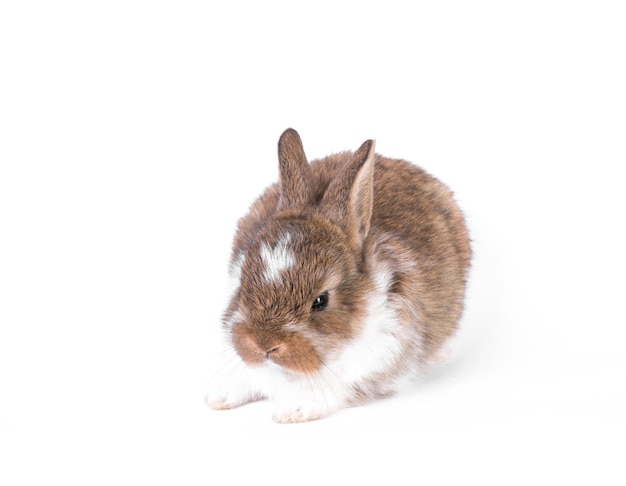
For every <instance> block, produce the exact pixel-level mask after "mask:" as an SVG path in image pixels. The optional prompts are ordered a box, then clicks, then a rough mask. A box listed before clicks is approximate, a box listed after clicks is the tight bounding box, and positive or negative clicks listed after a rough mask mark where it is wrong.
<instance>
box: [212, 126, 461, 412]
mask: <svg viewBox="0 0 626 486" xmlns="http://www.w3.org/2000/svg"><path fill="white" fill-rule="evenodd" d="M278 159H279V174H280V181H279V183H277V184H275V185H273V186H271V187H269V188H268V189H267V190H266V191H265V192H264V193H263V194H262V195H261V196H260V197H259V199H258V200H257V201H256V202H255V203H254V204H253V205H252V207H251V209H250V212H249V213H248V214H247V215H246V216H244V217H243V218H242V219H241V220H240V221H239V225H238V231H237V233H236V236H235V240H234V245H233V253H232V258H231V264H230V276H231V280H232V292H233V296H232V299H231V301H230V304H229V305H228V308H227V310H226V312H225V313H224V318H223V326H224V329H225V331H226V333H227V336H228V341H229V343H230V344H231V345H232V347H231V348H230V349H229V351H228V357H227V359H226V361H225V363H224V366H223V367H222V369H221V370H220V372H219V373H218V376H217V377H216V379H215V380H213V382H212V383H211V385H210V390H209V393H208V395H207V403H208V404H209V405H210V406H211V407H212V408H215V409H226V408H233V407H237V406H239V405H243V404H244V403H247V402H250V401H254V400H259V399H263V398H269V399H270V400H272V402H273V404H274V420H276V421H277V422H302V421H307V420H313V419H318V418H322V417H324V416H326V415H328V414H330V413H332V412H333V411H335V410H337V409H339V408H342V407H345V406H348V405H353V404H357V403H360V402H362V401H363V400H366V399H371V398H375V397H381V396H385V395H388V394H390V393H393V392H394V391H396V390H397V389H398V387H399V385H400V383H402V382H404V381H406V379H407V378H411V377H414V376H418V375H419V374H421V373H423V371H424V370H425V368H426V367H427V366H428V364H430V363H432V362H433V361H435V360H436V359H437V357H438V354H439V353H440V351H441V349H442V347H443V346H444V344H445V343H446V341H447V340H448V338H450V337H451V336H452V335H453V334H454V332H455V330H456V328H457V325H458V321H459V318H460V317H461V312H462V309H463V297H464V293H465V283H466V279H467V274H468V270H469V265H470V256H471V252H470V245H469V238H468V234H467V229H466V227H465V223H464V220H463V216H462V214H461V212H460V210H459V208H458V207H457V205H456V204H455V202H454V199H453V197H452V193H451V192H450V191H449V190H448V189H447V188H446V186H444V185H443V184H442V183H441V182H439V181H438V180H436V179H435V178H433V177H432V176H430V175H428V174H427V173H426V172H424V171H423V170H422V169H420V168H418V167H416V166H414V165H412V164H410V163H408V162H405V161H402V160H392V159H388V158H384V157H381V156H379V155H377V154H375V152H374V142H373V141H370V140H368V141H366V142H365V143H364V144H363V145H362V146H361V147H360V148H359V149H358V150H357V151H356V152H354V153H351V152H344V153H340V154H335V155H331V156H329V157H326V158H324V159H321V160H317V161H313V162H311V164H309V163H308V162H307V159H306V156H305V154H304V150H303V148H302V142H301V140H300V137H299V135H298V134H297V132H296V131H295V130H292V129H288V130H286V131H285V132H284V133H283V134H282V136H281V138H280V140H279V144H278ZM318 297H319V298H318ZM316 299H317V300H316ZM315 302H317V303H318V304H319V305H318V306H316V305H314V303H315ZM320 302H321V304H320Z"/></svg>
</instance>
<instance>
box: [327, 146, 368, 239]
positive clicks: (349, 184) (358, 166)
mask: <svg viewBox="0 0 626 486" xmlns="http://www.w3.org/2000/svg"><path fill="white" fill-rule="evenodd" d="M374 145H375V143H374V141H373V140H367V141H366V142H365V143H363V145H361V147H360V148H359V149H358V150H357V151H356V152H355V153H354V155H353V156H352V159H350V161H349V162H348V163H347V164H346V166H345V167H344V168H343V170H342V171H341V172H340V173H339V174H338V175H337V177H336V178H335V179H334V180H333V181H332V182H331V184H330V186H328V189H327V191H326V193H325V194H324V199H323V200H322V204H321V209H322V212H323V214H325V215H326V216H327V217H328V218H329V219H330V220H331V221H334V222H336V223H338V224H339V225H340V226H341V227H342V228H343V229H344V230H345V231H346V232H347V234H348V237H349V238H350V240H351V243H352V245H353V246H354V247H355V248H358V249H359V250H360V249H361V247H362V245H363V240H365V238H366V237H367V234H368V233H369V229H370V222H371V219H372V206H373V203H374V159H375V153H374Z"/></svg>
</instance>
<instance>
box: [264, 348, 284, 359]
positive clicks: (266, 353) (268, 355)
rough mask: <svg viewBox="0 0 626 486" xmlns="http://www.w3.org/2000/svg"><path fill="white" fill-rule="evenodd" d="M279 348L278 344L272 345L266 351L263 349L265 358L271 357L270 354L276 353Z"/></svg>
mask: <svg viewBox="0 0 626 486" xmlns="http://www.w3.org/2000/svg"><path fill="white" fill-rule="evenodd" d="M279 348H280V346H274V347H273V348H271V349H268V350H267V351H265V358H266V359H271V355H272V354H276V353H277V352H278V349H279Z"/></svg>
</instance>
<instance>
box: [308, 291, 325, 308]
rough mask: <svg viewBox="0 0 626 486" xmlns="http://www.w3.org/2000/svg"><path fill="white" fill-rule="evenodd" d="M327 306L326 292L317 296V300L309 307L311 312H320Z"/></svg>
mask: <svg viewBox="0 0 626 486" xmlns="http://www.w3.org/2000/svg"><path fill="white" fill-rule="evenodd" d="M327 305H328V292H324V293H323V294H321V295H318V296H317V298H316V299H315V300H314V301H313V305H312V306H311V310H312V311H321V310H324V309H326V306H327Z"/></svg>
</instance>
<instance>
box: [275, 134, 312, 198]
mask: <svg viewBox="0 0 626 486" xmlns="http://www.w3.org/2000/svg"><path fill="white" fill-rule="evenodd" d="M278 164H279V172H280V191H281V192H280V202H279V207H280V209H285V208H288V207H292V206H304V205H307V204H310V203H312V202H313V199H314V194H313V175H312V173H311V168H310V167H309V163H308V162H307V160H306V155H304V149H303V148H302V140H300V135H298V132H296V131H295V130H294V129H293V128H288V129H287V130H285V131H284V132H283V134H282V135H281V136H280V139H279V140H278Z"/></svg>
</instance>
